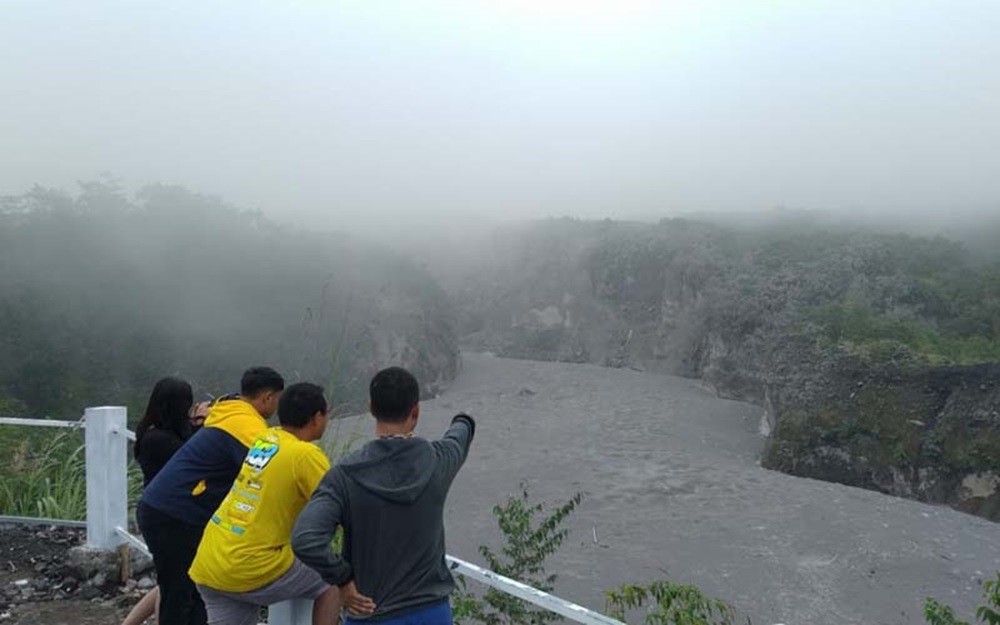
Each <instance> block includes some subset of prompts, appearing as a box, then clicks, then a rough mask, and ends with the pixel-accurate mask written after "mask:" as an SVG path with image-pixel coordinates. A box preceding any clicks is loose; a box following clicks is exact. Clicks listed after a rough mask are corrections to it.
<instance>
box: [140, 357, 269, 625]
mask: <svg viewBox="0 0 1000 625" xmlns="http://www.w3.org/2000/svg"><path fill="white" fill-rule="evenodd" d="M284 388H285V381H284V380H283V379H282V377H281V376H280V375H279V374H278V372H277V371H275V370H274V369H271V368H270V367H253V368H251V369H248V370H247V371H246V372H245V373H244V374H243V378H242V379H241V380H240V394H239V395H230V396H227V397H223V398H222V399H220V400H218V401H217V402H216V403H215V404H214V405H213V406H212V408H211V410H210V411H209V413H208V418H206V419H205V425H204V426H203V427H202V428H201V429H200V430H198V432H197V434H195V435H194V436H192V437H191V438H190V439H189V440H188V441H187V442H186V443H185V444H184V446H183V447H181V448H180V450H178V451H177V453H175V454H174V455H173V456H172V457H171V458H170V461H169V462H167V464H166V465H165V466H164V467H163V469H162V470H161V471H160V472H159V473H158V474H157V475H156V477H155V478H154V479H153V481H152V482H150V483H149V485H148V486H147V487H146V490H145V491H144V492H143V494H142V499H140V500H139V506H138V509H137V512H136V516H137V517H138V521H139V529H140V530H141V531H142V535H143V537H144V538H145V539H146V545H147V546H148V547H149V550H150V552H151V553H152V554H153V564H154V566H155V568H156V577H157V582H158V583H159V587H160V625H205V624H206V623H207V616H206V614H205V604H204V603H203V602H202V600H201V596H200V595H199V594H198V590H197V589H196V588H195V585H194V582H192V581H191V578H190V577H189V576H188V569H189V568H190V567H191V561H192V560H194V556H195V553H196V552H197V550H198V543H199V541H200V540H201V534H202V532H203V531H204V529H205V524H206V523H208V521H209V519H210V518H211V516H212V513H213V512H215V509H216V508H218V507H219V504H220V503H222V499H223V498H224V497H225V496H226V493H228V492H229V489H230V488H231V487H232V484H233V480H234V479H235V478H236V475H237V474H238V473H239V471H240V466H242V464H243V459H244V458H245V457H246V455H247V451H248V450H249V448H250V446H251V444H252V443H253V441H254V440H255V439H256V438H257V435H258V434H260V433H261V432H263V431H264V430H265V429H267V422H266V421H265V419H267V418H268V417H270V416H271V415H272V414H274V411H275V410H276V409H277V407H278V400H279V398H280V397H281V392H282V390H284Z"/></svg>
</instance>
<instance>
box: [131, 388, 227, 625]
mask: <svg viewBox="0 0 1000 625" xmlns="http://www.w3.org/2000/svg"><path fill="white" fill-rule="evenodd" d="M193 403H194V394H193V393H192V392H191V385H190V384H188V383H187V382H185V381H184V380H181V379H178V378H163V379H162V380H160V381H158V382H157V383H156V385H155V386H154V387H153V392H152V393H151V394H150V395H149V402H148V403H147V404H146V412H145V414H143V416H142V419H140V420H139V423H138V425H136V427H135V459H136V461H137V462H138V463H139V466H140V467H141V468H142V480H143V485H144V486H148V485H149V483H150V482H151V481H153V478H154V477H156V474H157V473H159V472H160V469H162V468H163V466H164V465H165V464H167V461H168V460H170V457H171V456H173V455H174V452H176V451H177V450H178V449H180V448H181V445H183V444H184V441H186V440H187V439H188V438H190V437H191V434H192V433H193V432H194V430H196V429H198V428H199V427H201V424H202V423H203V422H204V421H205V415H206V414H208V402H201V403H200V404H198V406H197V407H196V408H195V409H194V410H192V404H193ZM159 600H160V593H159V589H158V588H157V587H155V586H154V587H153V588H152V589H151V590H150V591H149V592H148V593H146V595H145V596H144V597H143V598H142V599H141V600H140V601H139V603H137V604H136V605H135V607H133V608H132V611H131V612H129V613H128V616H126V617H125V620H124V621H123V623H122V625H141V623H145V622H146V621H147V620H148V619H149V618H150V617H153V616H155V615H156V614H157V612H158V611H159V610H158V608H159Z"/></svg>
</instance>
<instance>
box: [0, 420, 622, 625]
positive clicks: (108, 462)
mask: <svg viewBox="0 0 1000 625" xmlns="http://www.w3.org/2000/svg"><path fill="white" fill-rule="evenodd" d="M0 425H28V426H38V427H61V428H83V429H84V455H85V460H86V467H87V520H86V521H70V520H66V519H39V518H32V517H18V516H2V515H0V523H25V524H46V525H48V524H52V525H64V526H70V527H85V528H86V529H87V544H88V545H89V546H90V547H93V548H95V549H108V550H111V549H117V548H118V546H120V545H122V544H126V543H127V544H128V545H130V546H132V547H133V548H135V549H138V550H140V551H142V552H143V553H146V554H147V555H148V554H149V550H148V549H147V548H146V543H144V542H143V541H142V539H141V538H139V537H137V536H134V535H133V534H131V533H130V532H129V531H128V450H127V442H128V441H134V440H135V433H134V432H131V431H130V430H129V429H128V426H127V411H126V409H125V407H123V406H102V407H97V408H87V410H86V411H85V412H84V416H83V419H82V420H80V421H54V420H52V421H50V420H48V419H16V418H9V417H3V418H0ZM447 561H448V565H449V567H450V568H451V570H452V571H454V572H455V573H459V574H461V575H465V576H466V577H469V578H471V579H474V580H476V581H477V582H480V583H482V584H485V585H487V586H490V587H492V588H495V589H497V590H499V591H501V592H505V593H507V594H509V595H511V596H514V597H517V598H518V599H523V600H524V601H527V602H529V603H532V604H534V605H536V606H539V607H541V608H544V609H546V610H549V611H551V612H555V613H556V614H559V615H560V616H563V617H565V618H567V619H569V620H572V621H576V622H577V623H582V624H583V625H624V623H622V622H621V621H618V620H615V619H613V618H611V617H608V616H605V615H603V614H600V613H598V612H594V611H593V610H589V609H587V608H585V607H583V606H580V605H577V604H575V603H572V602H570V601H566V600H565V599H561V598H559V597H556V596H555V595H551V594H549V593H546V592H542V591H541V590H538V589H536V588H532V587H531V586H528V585H527V584H522V583H521V582H519V581H517V580H514V579H510V578H509V577H504V576H503V575H498V574H496V573H494V572H493V571H490V570H487V569H484V568H482V567H479V566H476V565H475V564H471V563H469V562H466V561H465V560H460V559H458V558H455V557H453V556H447ZM269 623H270V625H310V624H311V623H312V602H311V601H305V600H295V601H285V602H282V603H277V604H274V605H272V606H271V607H270V610H269Z"/></svg>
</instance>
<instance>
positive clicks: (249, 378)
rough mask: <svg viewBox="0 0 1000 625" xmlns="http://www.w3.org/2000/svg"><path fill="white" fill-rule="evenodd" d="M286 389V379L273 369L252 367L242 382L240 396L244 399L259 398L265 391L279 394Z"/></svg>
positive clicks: (244, 373)
mask: <svg viewBox="0 0 1000 625" xmlns="http://www.w3.org/2000/svg"><path fill="white" fill-rule="evenodd" d="M284 388H285V380H284V378H282V377H281V374H280V373H278V372H277V371H275V370H274V369H272V368H271V367H250V368H249V369H247V370H246V371H244V372H243V378H242V379H241V380H240V395H242V396H244V397H257V396H258V395H260V394H261V393H263V392H265V391H272V392H274V393H277V392H279V391H281V390H284Z"/></svg>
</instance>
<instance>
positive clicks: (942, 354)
mask: <svg viewBox="0 0 1000 625" xmlns="http://www.w3.org/2000/svg"><path fill="white" fill-rule="evenodd" d="M809 318H810V320H811V321H813V322H814V323H816V324H817V325H819V326H820V327H821V328H822V331H823V334H824V336H825V337H826V338H827V339H829V340H830V341H831V342H833V343H836V344H839V345H844V346H845V347H848V348H850V349H852V350H853V351H856V352H860V353H864V354H868V355H870V356H873V357H876V358H880V357H881V356H884V355H886V354H888V353H891V352H892V351H893V350H894V349H895V348H897V347H899V346H902V347H904V348H906V350H908V351H909V352H910V354H911V355H912V356H913V357H914V358H916V359H919V360H923V361H926V362H929V363H933V364H946V363H950V364H963V365H969V364H978V363H984V362H998V361H1000V339H998V338H997V337H989V336H984V335H964V336H963V335H958V334H955V333H945V332H942V331H939V330H936V329H935V328H933V327H931V326H930V325H928V324H927V323H924V322H922V321H916V320H906V319H896V318H892V317H889V316H886V315H879V314H876V313H875V312H873V311H872V310H870V309H869V308H867V307H865V306H862V305H859V304H850V303H848V304H831V305H828V306H822V307H819V308H816V309H813V310H812V311H811V312H810V314H809Z"/></svg>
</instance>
